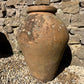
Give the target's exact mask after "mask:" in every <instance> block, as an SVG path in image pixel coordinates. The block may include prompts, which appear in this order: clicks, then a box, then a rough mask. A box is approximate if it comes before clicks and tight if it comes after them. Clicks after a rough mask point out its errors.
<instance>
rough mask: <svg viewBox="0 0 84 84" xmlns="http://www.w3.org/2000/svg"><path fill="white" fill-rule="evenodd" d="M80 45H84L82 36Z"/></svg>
mask: <svg viewBox="0 0 84 84" xmlns="http://www.w3.org/2000/svg"><path fill="white" fill-rule="evenodd" d="M81 44H82V45H84V36H81Z"/></svg>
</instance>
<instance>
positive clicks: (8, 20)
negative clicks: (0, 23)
mask: <svg viewBox="0 0 84 84" xmlns="http://www.w3.org/2000/svg"><path fill="white" fill-rule="evenodd" d="M5 24H6V25H9V26H11V27H18V26H20V18H18V17H13V18H6V19H5Z"/></svg>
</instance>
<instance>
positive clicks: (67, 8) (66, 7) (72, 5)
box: [60, 1, 79, 14]
mask: <svg viewBox="0 0 84 84" xmlns="http://www.w3.org/2000/svg"><path fill="white" fill-rule="evenodd" d="M60 8H61V9H62V10H63V12H64V13H70V14H71V13H72V14H74V13H78V12H79V1H68V2H62V3H61V4H60Z"/></svg>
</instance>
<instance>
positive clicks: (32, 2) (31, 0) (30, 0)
mask: <svg viewBox="0 0 84 84" xmlns="http://www.w3.org/2000/svg"><path fill="white" fill-rule="evenodd" d="M26 3H27V5H34V4H35V0H26Z"/></svg>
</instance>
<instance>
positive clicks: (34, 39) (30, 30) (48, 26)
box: [17, 6, 68, 82]
mask: <svg viewBox="0 0 84 84" xmlns="http://www.w3.org/2000/svg"><path fill="white" fill-rule="evenodd" d="M55 12H56V8H54V7H51V6H31V7H29V9H28V13H29V14H28V17H27V18H26V20H25V23H24V25H23V26H22V28H21V29H20V31H19V32H18V37H17V40H18V43H19V45H20V48H21V49H22V52H23V54H24V56H25V60H26V62H27V64H28V66H29V68H30V72H31V75H33V76H34V77H36V78H38V79H40V80H42V81H44V82H47V81H50V80H52V79H53V78H54V77H55V75H56V72H57V69H58V66H59V64H60V61H61V59H62V56H63V53H64V50H65V48H66V45H67V42H68V31H67V29H66V28H65V25H64V24H63V22H62V21H60V20H59V19H58V18H57V17H56V16H55V15H54V13H55Z"/></svg>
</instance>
